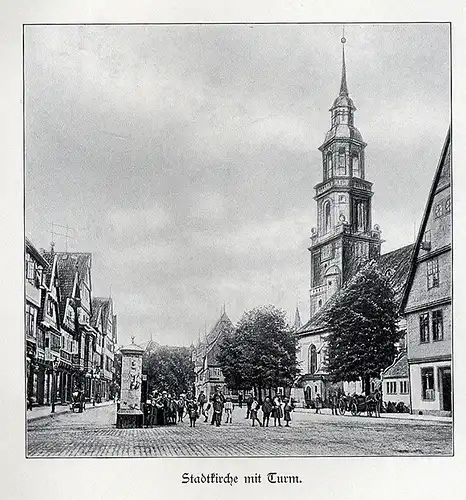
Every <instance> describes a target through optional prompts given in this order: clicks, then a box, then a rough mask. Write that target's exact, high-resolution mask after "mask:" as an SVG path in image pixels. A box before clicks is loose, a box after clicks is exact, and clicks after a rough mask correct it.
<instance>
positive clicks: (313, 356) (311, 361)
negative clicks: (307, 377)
mask: <svg viewBox="0 0 466 500" xmlns="http://www.w3.org/2000/svg"><path fill="white" fill-rule="evenodd" d="M308 368H309V373H310V374H313V373H315V372H316V371H317V349H316V346H315V345H314V344H311V345H310V346H309V352H308Z"/></svg>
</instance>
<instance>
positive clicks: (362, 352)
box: [323, 263, 400, 394]
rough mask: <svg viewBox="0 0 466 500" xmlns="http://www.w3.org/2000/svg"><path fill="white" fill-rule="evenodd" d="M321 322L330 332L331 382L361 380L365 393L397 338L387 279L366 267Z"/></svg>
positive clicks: (390, 356) (395, 312) (386, 361)
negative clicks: (323, 322)
mask: <svg viewBox="0 0 466 500" xmlns="http://www.w3.org/2000/svg"><path fill="white" fill-rule="evenodd" d="M323 319H324V321H325V323H326V324H327V326H328V327H329V329H330V330H331V333H330V334H329V336H328V339H327V340H328V347H327V355H328V358H327V369H328V372H329V374H330V376H331V377H332V379H333V381H341V380H345V381H348V382H351V381H357V380H362V381H363V383H364V390H365V392H366V394H369V392H370V384H369V381H370V378H371V377H376V376H377V377H378V376H379V375H380V371H381V370H382V369H383V368H385V367H386V366H387V365H389V364H390V363H391V362H392V361H393V358H394V357H395V354H396V349H395V343H396V342H397V341H398V340H399V339H400V332H399V331H398V328H397V322H398V319H399V313H398V306H397V303H396V301H395V294H394V291H393V289H392V288H391V286H390V284H389V281H388V278H387V277H385V276H383V275H382V274H381V273H380V271H379V270H378V268H377V265H376V264H375V263H371V264H369V265H368V266H366V267H365V268H363V269H362V270H361V271H360V272H359V273H358V274H357V275H356V276H355V277H354V278H353V280H352V281H350V283H349V284H348V285H347V286H346V287H345V288H344V289H342V290H341V291H340V292H339V293H338V295H337V296H336V297H335V300H334V301H333V302H332V303H331V304H330V305H329V307H328V309H327V311H326V312H325V314H324V317H323Z"/></svg>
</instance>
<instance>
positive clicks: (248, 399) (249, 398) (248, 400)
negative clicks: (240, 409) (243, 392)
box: [246, 394, 252, 419]
mask: <svg viewBox="0 0 466 500" xmlns="http://www.w3.org/2000/svg"><path fill="white" fill-rule="evenodd" d="M251 405H252V396H251V394H248V395H247V396H246V418H247V419H248V418H249V417H250V416H251Z"/></svg>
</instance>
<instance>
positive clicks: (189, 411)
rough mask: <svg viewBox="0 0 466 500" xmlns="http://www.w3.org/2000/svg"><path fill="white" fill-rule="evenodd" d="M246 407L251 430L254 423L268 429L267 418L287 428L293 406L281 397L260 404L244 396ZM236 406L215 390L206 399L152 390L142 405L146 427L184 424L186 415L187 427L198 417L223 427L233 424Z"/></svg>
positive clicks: (252, 398) (268, 398)
mask: <svg viewBox="0 0 466 500" xmlns="http://www.w3.org/2000/svg"><path fill="white" fill-rule="evenodd" d="M238 403H239V406H240V408H242V406H243V398H242V397H241V398H239V399H238ZM244 403H245V404H246V419H249V420H251V425H252V426H253V427H254V426H255V424H256V423H258V424H259V426H260V427H268V426H269V423H270V418H272V419H273V424H274V426H277V425H278V426H280V427H281V426H282V421H284V422H285V425H286V426H287V427H288V426H289V425H290V422H291V413H292V411H293V410H294V405H293V402H292V400H291V398H289V399H288V398H286V399H282V398H281V397H280V396H275V397H274V398H271V397H266V398H265V399H264V401H262V402H261V403H260V402H259V401H258V399H257V398H256V396H253V395H247V396H246V397H245V399H244ZM234 408H235V405H234V404H233V401H232V400H231V397H229V396H225V395H224V394H223V393H222V392H221V391H220V389H219V388H218V387H217V388H216V389H215V392H214V393H213V394H212V395H211V396H210V398H209V399H208V398H207V397H206V395H205V394H204V392H201V393H200V394H199V396H198V397H197V399H196V398H194V397H193V395H192V394H191V393H188V394H180V395H179V396H178V397H175V396H174V395H173V394H170V393H169V392H167V391H162V392H158V391H153V392H152V393H151V394H150V396H149V397H148V399H147V401H146V404H145V405H144V415H145V425H146V427H152V426H154V425H170V424H176V423H179V422H183V421H184V420H183V419H184V418H185V417H186V416H187V417H188V418H189V423H190V427H195V426H196V421H197V420H198V419H200V418H202V419H203V422H204V423H208V422H209V421H210V424H211V425H215V426H217V427H219V426H220V425H221V424H222V422H223V423H224V424H231V423H233V411H234ZM259 411H262V420H260V419H259Z"/></svg>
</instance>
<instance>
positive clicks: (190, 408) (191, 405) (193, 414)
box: [186, 399, 199, 427]
mask: <svg viewBox="0 0 466 500" xmlns="http://www.w3.org/2000/svg"><path fill="white" fill-rule="evenodd" d="M186 411H187V412H188V415H189V427H196V420H197V419H198V418H199V413H198V405H197V403H196V401H194V400H193V399H189V400H188V401H186Z"/></svg>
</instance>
